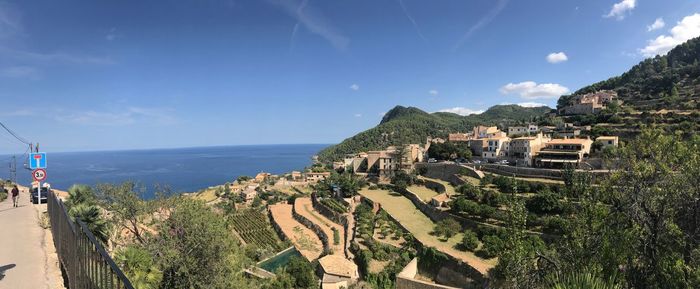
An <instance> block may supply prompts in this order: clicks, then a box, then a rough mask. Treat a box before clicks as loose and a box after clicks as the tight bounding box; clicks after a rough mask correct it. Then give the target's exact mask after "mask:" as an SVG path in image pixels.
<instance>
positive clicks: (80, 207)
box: [68, 203, 109, 243]
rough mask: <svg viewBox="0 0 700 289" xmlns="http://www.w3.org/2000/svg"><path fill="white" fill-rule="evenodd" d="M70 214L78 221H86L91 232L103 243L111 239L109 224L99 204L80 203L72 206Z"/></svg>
mask: <svg viewBox="0 0 700 289" xmlns="http://www.w3.org/2000/svg"><path fill="white" fill-rule="evenodd" d="M68 214H69V215H70V216H71V217H73V220H74V221H75V222H77V219H80V220H81V221H83V223H85V225H86V226H87V227H88V229H89V230H90V232H92V234H93V235H94V236H95V238H97V239H98V240H100V241H102V242H103V243H107V241H108V240H109V226H108V224H107V221H105V219H104V218H102V209H100V207H98V206H97V205H93V204H87V203H80V204H76V205H73V206H71V208H70V210H69V211H68Z"/></svg>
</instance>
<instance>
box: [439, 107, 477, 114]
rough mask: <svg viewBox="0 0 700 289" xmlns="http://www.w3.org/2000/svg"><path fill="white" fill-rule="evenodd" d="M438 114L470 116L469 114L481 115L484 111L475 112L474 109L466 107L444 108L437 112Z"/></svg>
mask: <svg viewBox="0 0 700 289" xmlns="http://www.w3.org/2000/svg"><path fill="white" fill-rule="evenodd" d="M439 112H451V113H456V114H459V115H470V114H481V113H482V112H484V110H481V109H480V110H476V109H471V108H466V107H461V106H457V107H453V108H445V109H441V110H439Z"/></svg>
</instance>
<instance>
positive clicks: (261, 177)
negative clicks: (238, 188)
mask: <svg viewBox="0 0 700 289" xmlns="http://www.w3.org/2000/svg"><path fill="white" fill-rule="evenodd" d="M268 177H270V173H265V172H260V173H258V174H257V175H255V182H256V183H262V182H264V181H265V179H267V178H268Z"/></svg>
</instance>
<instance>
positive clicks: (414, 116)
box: [319, 105, 550, 162]
mask: <svg viewBox="0 0 700 289" xmlns="http://www.w3.org/2000/svg"><path fill="white" fill-rule="evenodd" d="M549 111H550V108H548V107H535V108H525V107H521V106H518V105H496V106H493V107H491V108H489V109H488V110H487V111H485V112H484V113H481V114H473V115H469V116H460V115H457V114H454V113H447V112H436V113H427V112H424V111H422V110H420V109H418V108H415V107H403V106H397V107H395V108H393V109H392V110H390V111H389V112H387V113H386V114H385V115H384V118H383V119H382V121H381V123H379V125H378V126H376V127H374V128H371V129H369V130H366V131H364V132H361V133H359V134H357V135H355V136H353V137H351V138H348V139H346V140H344V141H343V142H341V143H340V144H337V145H334V146H331V147H328V148H326V149H324V150H323V151H321V152H320V153H319V160H321V161H323V162H331V161H333V160H338V159H341V158H343V157H344V156H345V155H346V154H354V153H358V152H362V151H369V150H380V149H385V148H386V147H387V146H390V145H401V144H410V143H414V144H424V143H425V142H426V139H427V138H428V137H441V138H447V135H448V134H449V133H452V132H467V131H469V130H471V129H472V127H474V126H476V125H500V126H505V125H508V124H514V123H518V122H522V121H529V120H532V119H534V118H535V117H537V116H541V115H543V114H545V113H547V112H549Z"/></svg>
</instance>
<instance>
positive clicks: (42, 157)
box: [29, 153, 46, 170]
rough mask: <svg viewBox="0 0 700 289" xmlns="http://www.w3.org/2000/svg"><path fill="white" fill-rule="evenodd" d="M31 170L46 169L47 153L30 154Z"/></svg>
mask: <svg viewBox="0 0 700 289" xmlns="http://www.w3.org/2000/svg"><path fill="white" fill-rule="evenodd" d="M29 168H30V169H32V170H35V169H45V168H46V153H31V154H29Z"/></svg>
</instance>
